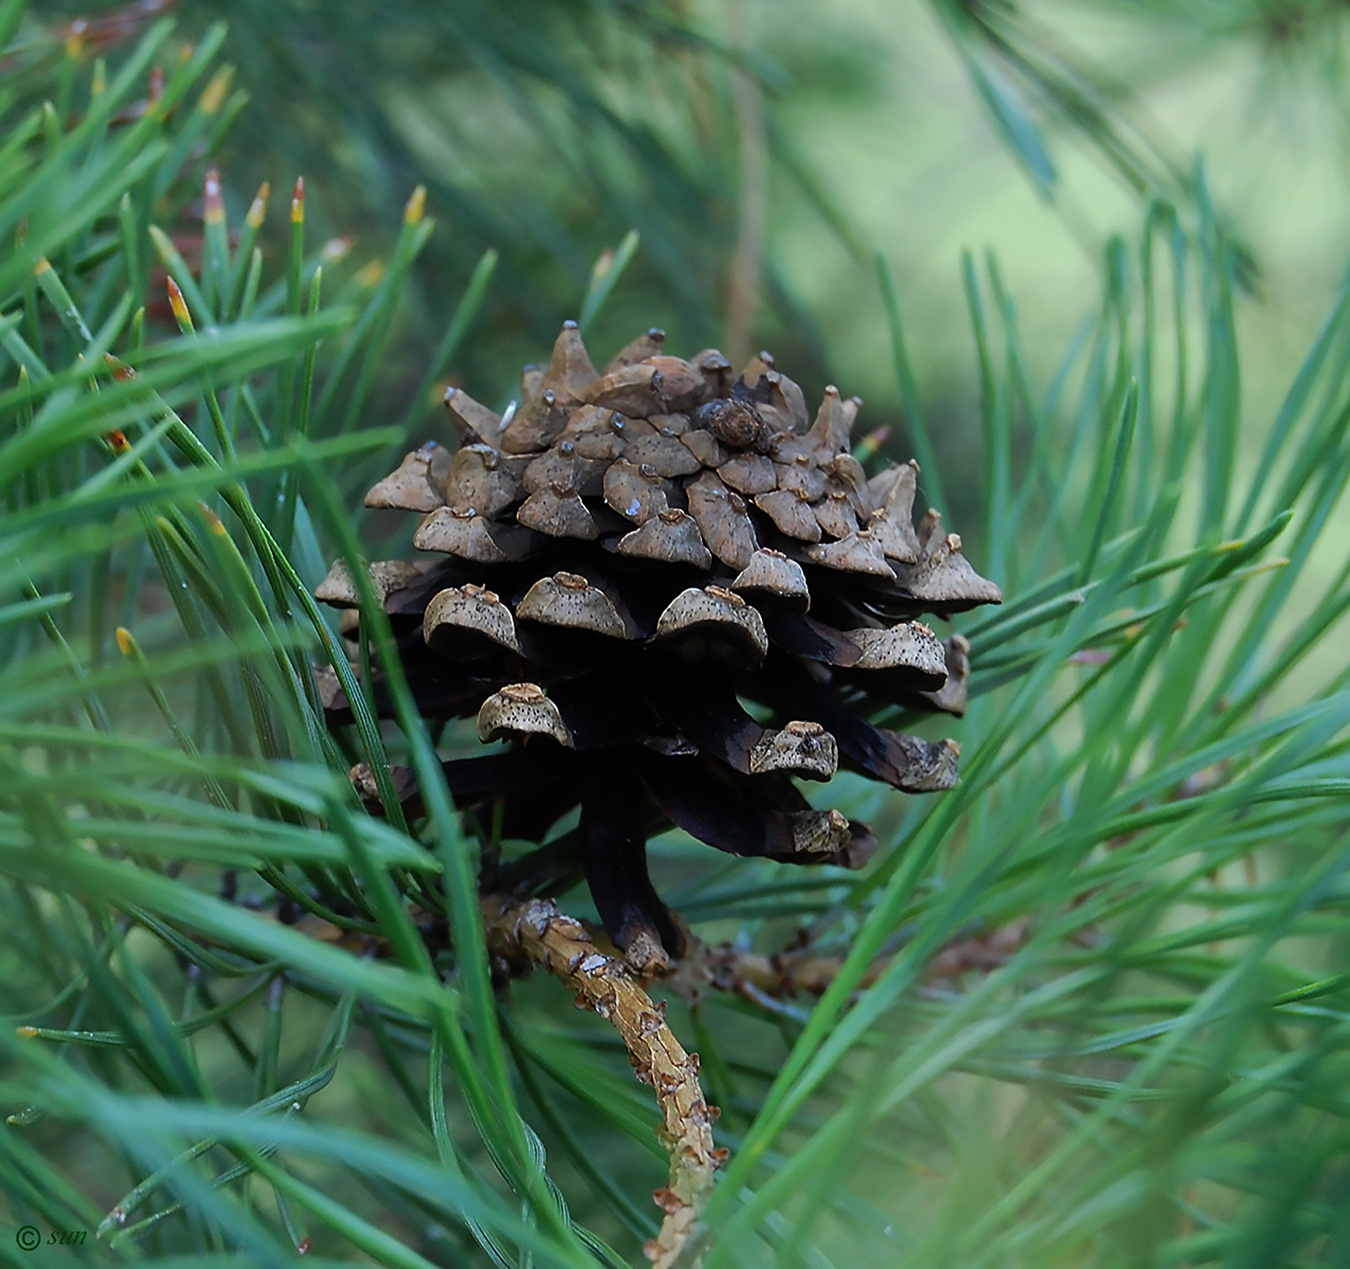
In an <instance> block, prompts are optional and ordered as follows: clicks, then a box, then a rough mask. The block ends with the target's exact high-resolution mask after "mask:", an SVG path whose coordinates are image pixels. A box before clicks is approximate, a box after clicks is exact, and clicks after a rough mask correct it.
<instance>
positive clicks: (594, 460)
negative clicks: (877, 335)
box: [316, 322, 1002, 968]
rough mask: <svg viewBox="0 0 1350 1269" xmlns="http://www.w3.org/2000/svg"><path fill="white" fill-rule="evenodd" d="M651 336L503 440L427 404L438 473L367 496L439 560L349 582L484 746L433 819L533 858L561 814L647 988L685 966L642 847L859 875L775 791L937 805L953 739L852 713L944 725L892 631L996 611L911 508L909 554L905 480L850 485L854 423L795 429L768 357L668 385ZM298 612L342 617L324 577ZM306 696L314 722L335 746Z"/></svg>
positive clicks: (948, 537)
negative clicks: (862, 779) (477, 814)
mask: <svg viewBox="0 0 1350 1269" xmlns="http://www.w3.org/2000/svg"><path fill="white" fill-rule="evenodd" d="M663 338H664V336H663V334H662V332H661V331H658V330H652V331H649V332H648V333H647V334H645V335H643V336H642V337H641V338H639V339H637V340H636V341H634V342H633V343H632V344H630V345H629V346H628V347H627V348H625V349H623V350H622V351H621V352H620V353H619V354H618V355H617V356H616V357H615V358H614V359H613V360H612V361H610V362H609V364H608V365H607V366H606V367H605V368H604V371H603V373H597V372H596V370H595V369H594V367H593V366H592V364H591V361H590V358H589V357H588V356H587V353H586V349H585V346H584V345H583V343H582V340H581V336H580V333H579V332H578V330H577V327H576V325H575V323H572V322H568V323H567V324H566V325H565V326H564V327H563V330H562V334H561V335H559V337H558V340H557V343H556V344H555V345H554V349H553V357H552V360H551V361H550V362H549V364H548V366H547V368H545V369H540V368H539V367H527V368H526V370H525V373H524V377H523V381H522V385H521V404H520V405H519V406H518V407H512V408H508V410H507V411H506V414H505V415H504V416H502V417H498V416H497V415H496V414H494V413H493V412H492V411H491V410H489V409H487V408H486V407H484V406H482V405H480V404H479V403H478V402H476V401H474V400H472V399H471V398H470V397H469V396H468V395H467V394H466V393H464V392H463V391H459V390H456V389H454V388H452V389H451V390H450V391H449V392H448V393H447V395H446V404H447V405H448V407H449V410H450V414H451V416H452V418H453V419H454V421H455V424H456V426H457V429H458V431H459V433H460V446H459V448H458V450H456V451H455V452H454V453H453V454H452V453H450V452H448V451H447V450H445V449H443V448H441V447H440V446H438V445H436V444H435V443H434V442H431V443H428V444H427V445H424V446H423V447H422V448H421V449H419V450H417V451H416V452H414V453H411V454H408V455H407V456H406V457H405V458H404V460H403V462H402V463H401V464H400V465H399V467H398V469H397V470H396V471H395V472H393V473H392V474H391V475H390V476H388V477H386V478H385V479H384V480H382V481H380V482H379V483H378V484H377V485H376V486H375V487H374V488H373V489H372V490H371V491H370V492H369V494H367V496H366V505H367V506H370V507H391V508H400V509H403V510H407V511H417V512H421V513H423V515H424V519H423V520H422V523H421V525H420V526H419V527H418V529H417V532H416V533H415V535H414V537H413V544H414V545H415V546H417V547H418V548H419V549H421V550H423V551H428V552H434V553H437V554H438V555H441V556H445V557H447V558H445V559H442V560H437V561H435V562H432V563H420V564H404V563H398V562H389V563H378V564H374V565H372V566H371V578H372V581H373V583H374V585H375V587H376V590H377V592H378V593H379V594H380V595H381V596H382V598H383V602H384V607H385V610H386V612H388V614H389V615H390V618H391V620H392V622H393V624H394V628H395V631H396V633H397V635H398V638H399V649H400V655H401V656H402V658H403V660H404V665H405V669H406V671H407V674H408V677H409V681H410V683H411V684H412V688H413V691H414V693H415V695H416V697H417V700H418V705H419V708H420V709H421V710H422V711H423V712H424V714H426V715H427V716H428V717H467V716H469V715H476V716H477V720H478V736H479V739H480V740H481V741H483V742H484V743H485V744H486V743H490V742H492V741H497V740H504V741H506V742H507V743H506V746H505V748H504V750H502V751H500V752H494V753H492V754H488V755H484V756H480V757H476V758H467V759H460V760H456V761H451V762H447V763H445V764H444V770H445V774H446V779H447V781H448V784H449V788H450V791H451V793H452V794H453V795H454V797H455V799H456V802H457V803H458V804H459V805H460V806H473V805H476V804H492V803H496V802H498V801H499V802H500V813H501V815H502V832H503V835H504V836H507V837H512V838H524V839H526V840H531V841H541V840H543V838H544V837H545V836H546V834H547V833H548V831H549V829H550V828H551V827H552V826H553V825H554V824H555V823H556V822H557V821H558V820H559V819H560V818H561V817H562V816H563V815H565V814H566V813H567V812H568V811H570V810H572V809H573V808H574V807H576V806H578V805H580V816H581V818H580V825H579V836H580V844H581V857H582V861H583V864H584V868H585V873H586V878H587V880H588V882H589V884H590V888H591V893H592V895H593V897H594V899H595V903H596V907H597V908H598V910H599V912H600V916H601V918H602V919H603V921H604V923H605V927H606V929H607V930H608V931H609V934H610V936H611V937H612V938H613V939H614V941H615V943H616V944H617V945H618V946H619V947H621V948H623V949H624V951H625V952H626V954H627V955H628V957H629V959H630V960H631V961H633V962H634V963H635V964H636V965H638V966H639V967H642V968H655V967H657V966H659V965H661V964H663V963H664V962H665V959H666V955H667V953H670V954H678V952H679V951H680V947H681V942H682V940H681V936H680V933H679V930H678V927H677V924H676V922H675V921H674V920H672V917H671V914H670V912H669V911H668V909H667V908H666V907H665V905H664V904H663V903H662V902H661V900H660V899H658V898H657V896H656V893H655V891H654V890H653V888H652V884H651V881H650V879H649V877H648V873H647V861H646V842H647V839H648V837H649V836H650V835H652V834H653V833H655V832H659V831H661V830H662V829H663V828H664V827H665V826H666V825H667V824H675V825H677V826H678V827H680V828H682V829H684V830H685V831H686V832H688V833H689V834H690V835H691V836H693V837H696V838H698V839H699V840H700V841H702V842H706V843H707V844H708V845H710V846H716V847H717V848H718V849H720V850H725V851H730V852H731V853H733V854H737V855H759V856H766V857H768V858H771V859H778V860H783V861H786V862H789V863H799V864H815V863H830V864H841V865H843V866H845V867H850V868H856V867H860V866H861V865H862V864H863V863H864V862H865V861H866V860H867V859H868V857H869V856H870V854H871V853H872V851H873V850H874V849H875V845H876V843H875V839H874V838H873V837H872V835H871V833H870V831H869V830H868V828H867V826H866V825H865V824H862V823H860V822H859V821H857V820H850V819H848V818H847V817H846V816H844V815H842V814H840V812H838V811H834V810H824V811H821V810H813V809H812V808H811V806H810V805H809V804H808V802H807V800H806V798H805V797H804V796H803V794H802V792H801V790H800V789H799V788H798V786H797V783H796V781H797V779H806V780H828V779H830V777H831V776H832V775H833V774H834V772H835V770H836V767H837V766H838V764H839V763H843V764H844V766H846V767H848V768H850V769H852V770H855V771H861V772H863V773H865V774H867V775H869V776H873V777H875V778H877V779H879V780H884V781H885V782H886V783H888V784H891V785H893V786H894V787H895V788H897V789H902V790H904V791H906V792H931V791H934V790H940V789H946V788H949V787H950V786H951V785H952V784H953V783H954V782H955V780H956V757H957V746H956V744H955V743H954V742H952V741H950V740H947V741H942V742H941V743H938V744H933V743H930V742H928V741H925V740H920V739H918V738H916V737H913V736H905V735H899V734H897V733H895V732H891V731H887V730H885V729H883V728H880V727H876V726H873V725H872V724H871V723H869V722H867V721H865V719H864V718H862V717H860V715H859V710H861V711H864V712H867V711H870V710H873V709H875V708H876V707H879V706H882V705H887V704H897V703H898V704H903V705H905V706H906V707H911V708H916V709H923V710H942V711H946V712H948V713H951V714H957V715H959V714H961V713H962V712H963V710H964V708H965V696H966V681H967V678H968V676H969V661H968V658H967V655H966V654H967V646H966V643H965V641H964V640H963V639H962V638H961V637H960V636H959V635H954V636H952V637H951V638H949V639H947V640H946V641H945V642H944V641H941V640H939V639H938V638H937V636H936V635H935V634H934V633H933V632H932V630H930V629H929V627H928V626H926V625H924V624H922V623H921V622H919V621H917V620H915V618H916V617H918V616H919V615H920V614H922V613H934V614H936V615H938V616H940V617H944V618H945V617H947V616H949V615H950V614H952V613H956V612H961V611H964V610H966V609H969V608H972V607H974V606H976V605H978V604H984V603H998V602H999V601H1000V599H1001V598H1002V596H1001V593H1000V591H999V588H998V587H997V586H995V585H994V584H993V583H992V582H989V581H986V580H985V579H984V578H982V577H980V576H979V575H978V574H977V573H976V572H975V570H974V569H973V568H972V567H971V566H970V564H969V563H967V561H966V559H965V556H963V555H962V554H961V542H960V539H959V538H958V537H957V536H956V535H955V534H946V533H944V532H943V530H942V524H941V519H940V517H939V516H938V513H937V512H936V511H929V512H928V514H927V515H926V516H925V517H924V519H923V520H922V522H921V523H920V524H919V526H918V528H917V530H916V529H915V527H914V524H913V518H912V504H913V499H914V494H915V480H916V477H917V475H918V467H917V465H916V464H914V463H913V462H910V463H904V464H900V465H898V466H894V467H890V468H888V469H887V470H885V471H883V472H881V473H880V474H878V475H876V476H873V477H872V478H871V479H870V480H869V479H868V478H867V476H866V475H865V473H864V471H863V469H862V467H861V465H860V464H859V463H858V461H857V460H856V459H854V458H853V457H852V455H851V454H850V452H849V431H850V428H851V426H852V423H853V420H854V417H855V415H856V414H857V412H858V407H859V405H860V404H861V402H860V401H859V400H858V399H857V398H856V397H855V398H853V399H852V400H844V399H842V398H841V397H840V395H839V392H838V390H837V389H835V388H833V387H830V388H826V390H825V399H824V401H823V402H822V403H821V406H820V409H819V411H818V412H817V414H816V417H815V420H814V422H813V421H812V420H811V419H810V417H809V416H808V414H807V410H806V403H805V400H804V398H803V396H802V392H801V389H800V388H799V387H798V386H797V385H796V384H795V383H793V382H792V380H790V379H788V378H786V377H785V376H783V375H781V374H779V373H778V372H777V371H776V370H775V369H774V364H773V359H772V358H771V357H770V356H769V355H768V354H767V353H761V354H759V356H757V357H755V358H754V359H753V360H752V361H751V362H750V364H749V365H748V366H746V368H745V369H744V371H742V373H741V374H740V376H739V377H738V378H734V377H733V372H732V368H731V366H730V364H729V363H728V362H727V360H726V359H725V358H724V357H723V356H722V355H721V354H720V353H718V352H716V351H713V350H708V351H705V352H702V353H700V354H698V356H696V357H695V358H693V359H692V360H691V361H685V360H683V359H681V358H679V357H670V356H667V355H665V354H664V353H663V352H662V342H663ZM316 594H317V596H318V598H320V599H322V600H326V601H327V602H329V603H333V604H338V605H343V606H348V607H352V606H354V605H355V603H356V593H355V590H354V587H353V585H352V581H351V578H350V577H349V576H348V575H347V573H346V571H345V568H344V567H343V566H342V565H336V566H335V567H334V569H333V571H332V572H331V573H330V574H329V576H328V578H327V579H326V580H325V581H324V583H323V585H322V586H320V587H319V589H318V591H317V592H316ZM324 686H325V692H326V698H327V701H326V703H327V705H328V712H329V717H330V720H331V721H333V722H334V723H341V722H343V721H347V720H349V719H350V717H351V715H350V711H349V710H348V708H347V703H346V701H345V700H343V699H342V696H341V693H340V692H339V691H338V690H337V689H336V680H335V678H334V679H330V680H329V681H328V682H327V683H326V684H325V685H324ZM374 687H375V693H376V700H377V706H378V707H380V708H384V707H385V705H387V702H386V701H383V700H382V699H381V692H380V687H379V684H378V683H377V684H375V685H374Z"/></svg>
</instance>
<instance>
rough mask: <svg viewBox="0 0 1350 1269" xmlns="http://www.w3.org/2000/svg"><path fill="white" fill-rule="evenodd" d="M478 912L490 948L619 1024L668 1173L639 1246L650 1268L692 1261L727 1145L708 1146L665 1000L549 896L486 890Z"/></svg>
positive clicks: (693, 1080) (707, 1112)
mask: <svg viewBox="0 0 1350 1269" xmlns="http://www.w3.org/2000/svg"><path fill="white" fill-rule="evenodd" d="M483 917H484V920H485V923H486V925H487V933H488V947H489V949H490V950H491V951H492V952H493V953H495V954H496V955H498V956H501V957H503V958H504V959H506V960H507V961H513V962H519V961H520V959H521V957H522V955H523V956H525V957H528V958H529V960H530V961H532V962H534V963H536V964H539V965H542V966H543V967H544V968H545V969H547V970H548V971H549V973H551V974H553V975H554V977H556V978H559V979H561V980H562V982H563V983H565V984H566V985H567V986H568V987H570V988H572V989H573V990H574V991H575V992H576V993H577V1003H578V1004H579V1005H584V1006H586V1007H588V1008H591V1009H594V1010H595V1012H596V1013H598V1014H599V1015H600V1016H601V1017H602V1018H604V1019H605V1020H606V1021H608V1022H609V1023H610V1024H611V1025H612V1026H613V1027H614V1029H615V1030H616V1031H618V1033H619V1035H620V1037H621V1038H622V1039H623V1042H624V1045H625V1047H626V1048H627V1049H628V1057H629V1061H631V1062H632V1064H633V1067H634V1069H635V1070H636V1073H637V1077H638V1079H639V1080H641V1081H643V1083H646V1084H650V1085H651V1086H652V1087H653V1088H654V1089H655V1090H656V1100H657V1103H658V1104H659V1106H660V1108H661V1116H662V1126H661V1129H660V1135H661V1139H662V1142H663V1144H664V1145H665V1147H666V1149H667V1150H668V1151H669V1153H670V1178H669V1181H668V1183H667V1185H666V1188H665V1189H663V1190H658V1191H657V1192H656V1194H655V1196H654V1197H655V1199H656V1202H657V1204H658V1205H659V1206H660V1207H661V1208H662V1209H663V1210H664V1212H665V1219H664V1220H663V1221H662V1222H661V1229H660V1232H659V1233H658V1234H657V1236H656V1237H655V1238H654V1239H652V1241H651V1242H649V1243H648V1244H647V1245H646V1247H645V1248H644V1251H645V1252H646V1255H647V1258H648V1259H649V1260H650V1261H651V1262H652V1263H653V1265H655V1266H656V1269H672V1267H673V1266H675V1265H676V1264H696V1263H697V1259H696V1252H694V1236H695V1232H696V1230H697V1229H698V1225H699V1215H700V1213H701V1211H702V1209H703V1204H704V1202H705V1201H706V1199H707V1197H708V1194H709V1193H710V1192H711V1190H712V1184H713V1173H714V1171H715V1170H716V1169H717V1168H718V1166H719V1165H720V1164H721V1163H723V1162H724V1161H725V1160H726V1157H727V1151H726V1149H725V1148H723V1149H714V1148H713V1135H712V1124H713V1120H714V1119H715V1118H716V1110H715V1108H713V1107H710V1106H709V1105H708V1103H707V1100H706V1099H705V1098H704V1096H703V1089H702V1087H701V1086H700V1084H699V1080H698V1069H699V1062H698V1054H697V1053H686V1052H685V1050H684V1047H683V1046H682V1045H681V1044H680V1042H679V1040H677V1039H676V1038H675V1033H674V1032H673V1031H672V1030H671V1029H670V1026H669V1024H668V1023H667V1022H666V1019H665V1007H664V1002H663V1003H662V1004H659V1005H658V1004H656V1003H654V1002H653V1001H652V998H651V997H650V996H648V995H647V993H646V991H645V990H643V987H642V984H641V983H640V982H639V980H638V978H637V977H636V975H634V973H633V972H632V970H631V969H629V967H628V965H627V963H626V962H625V961H624V959H623V957H622V956H621V955H617V954H615V955H609V954H607V953H606V952H604V951H602V950H601V948H600V946H599V945H598V944H597V943H596V941H595V939H593V938H592V937H591V935H590V934H589V933H588V932H587V931H586V930H585V929H584V928H583V927H582V925H581V923H580V922H579V921H576V920H574V919H573V918H572V917H570V916H567V915H565V914H564V913H562V912H560V911H559V910H558V907H557V905H556V904H555V903H554V902H553V901H552V900H549V899H530V900H527V901H524V902H521V901H519V900H513V899H508V898H502V897H500V896H493V895H489V896H485V897H484V899H483ZM686 1255H689V1256H693V1257H694V1259H685V1258H684V1257H686Z"/></svg>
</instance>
